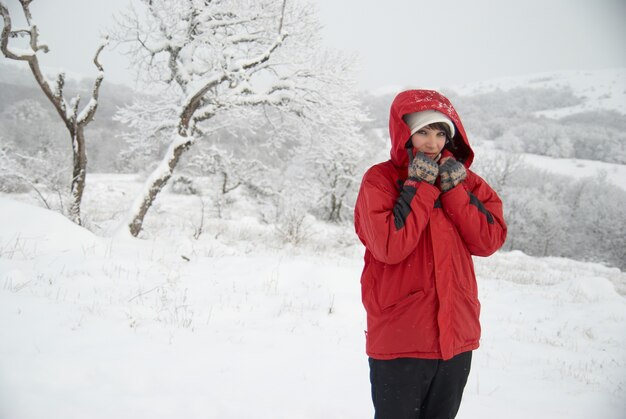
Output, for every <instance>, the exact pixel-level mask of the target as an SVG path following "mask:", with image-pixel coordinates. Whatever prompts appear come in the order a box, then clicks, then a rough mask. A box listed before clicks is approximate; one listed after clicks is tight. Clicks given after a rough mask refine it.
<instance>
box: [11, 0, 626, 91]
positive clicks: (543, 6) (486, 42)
mask: <svg viewBox="0 0 626 419" xmlns="http://www.w3.org/2000/svg"><path fill="white" fill-rule="evenodd" d="M0 1H2V2H3V3H5V4H7V5H8V6H9V8H10V10H11V11H12V13H13V14H14V15H15V14H17V13H18V12H20V10H19V8H18V1H17V0H0ZM128 2H129V0H106V1H100V0H90V1H89V0H34V1H33V3H32V5H31V11H32V13H33V18H34V20H35V21H36V22H37V24H38V25H39V27H40V32H41V38H42V39H43V40H44V41H46V42H47V43H48V45H49V46H50V47H51V52H50V53H49V54H47V56H46V57H45V59H42V63H43V64H44V65H47V66H51V67H62V68H64V69H65V70H66V71H67V72H68V73H71V72H77V73H82V74H85V75H92V74H95V69H94V67H93V64H92V62H91V60H92V58H93V54H94V52H95V49H96V45H97V43H98V39H99V34H100V32H104V30H105V28H106V27H107V25H111V22H112V20H111V15H112V13H113V12H115V11H116V10H121V9H123V8H124V7H125V5H127V4H128ZM315 3H316V4H317V7H318V9H319V12H320V20H321V22H322V24H323V25H324V30H323V33H322V36H323V38H324V42H325V44H326V45H327V46H331V47H333V48H339V49H342V50H345V51H348V52H356V53H357V54H358V55H359V56H360V58H361V64H362V68H361V70H360V71H359V73H358V82H359V85H360V86H361V87H362V88H365V89H377V88H380V87H383V86H388V85H412V86H422V87H426V86H431V87H445V86H452V85H456V84H462V83H467V82H472V81H480V80H488V79H493V78H497V77H504V76H516V75H524V74H528V73H536V72H543V71H553V70H594V69H604V68H614V67H626V45H625V44H626V42H625V40H626V25H625V24H624V22H626V1H624V0H594V1H591V0H499V1H498V0H437V1H432V0H431V1H425V0H387V1H381V0H318V1H316V2H315ZM19 16H20V19H19V20H18V19H17V18H16V19H14V26H16V23H19V22H21V13H19ZM2 59H4V58H2ZM101 61H102V63H103V65H104V66H105V71H106V79H105V80H111V81H115V82H130V80H131V79H132V76H131V72H130V71H128V70H127V69H126V66H127V64H126V62H125V59H124V58H123V57H121V56H119V55H118V54H116V53H115V52H111V51H107V52H105V53H103V55H102V60H101Z"/></svg>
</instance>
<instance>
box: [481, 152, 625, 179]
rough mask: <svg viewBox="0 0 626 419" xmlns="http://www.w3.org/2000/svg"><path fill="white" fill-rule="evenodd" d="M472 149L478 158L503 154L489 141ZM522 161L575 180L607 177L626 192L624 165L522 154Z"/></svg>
mask: <svg viewBox="0 0 626 419" xmlns="http://www.w3.org/2000/svg"><path fill="white" fill-rule="evenodd" d="M472 147H473V149H474V151H475V153H476V155H478V156H479V157H478V158H485V157H488V156H490V155H493V154H494V153H496V154H497V153H500V152H501V151H499V150H498V149H497V148H496V146H495V142H494V141H489V140H482V141H480V143H478V144H475V145H472ZM481 156H482V157H481ZM520 159H522V160H523V162H524V163H527V164H529V165H531V166H534V167H536V168H538V169H542V170H545V171H546V172H550V173H555V174H558V175H562V176H567V177H569V178H570V179H574V180H579V179H583V178H597V177H606V180H607V181H609V182H610V183H612V184H613V185H615V186H617V187H619V188H622V189H624V190H626V165H623V164H617V163H606V162H602V161H598V160H585V159H574V158H569V159H561V158H555V157H550V156H542V155H539V154H530V153H521V154H520Z"/></svg>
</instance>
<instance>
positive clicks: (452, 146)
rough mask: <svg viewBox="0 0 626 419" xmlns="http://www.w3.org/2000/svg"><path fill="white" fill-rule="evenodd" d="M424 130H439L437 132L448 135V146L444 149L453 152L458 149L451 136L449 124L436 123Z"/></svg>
mask: <svg viewBox="0 0 626 419" xmlns="http://www.w3.org/2000/svg"><path fill="white" fill-rule="evenodd" d="M424 128H430V129H437V130H440V131H443V132H445V133H446V145H444V148H446V149H448V150H450V151H452V152H455V151H456V149H457V148H456V144H454V140H453V139H452V137H451V136H450V127H449V126H448V124H445V123H443V122H434V123H432V124H428V125H426V126H425V127H424Z"/></svg>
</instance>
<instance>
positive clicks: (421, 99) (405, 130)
mask: <svg viewBox="0 0 626 419" xmlns="http://www.w3.org/2000/svg"><path fill="white" fill-rule="evenodd" d="M429 109H434V110H436V111H439V112H441V113H443V114H444V115H446V116H447V117H448V118H450V119H451V120H452V122H454V126H455V127H456V130H455V131H456V132H455V134H454V137H453V139H452V140H453V141H454V144H455V146H456V151H454V153H453V154H454V157H455V158H456V159H457V160H458V161H460V162H462V163H463V164H464V165H465V167H468V168H469V167H470V165H471V164H472V161H473V160H474V152H473V151H472V148H471V147H470V145H469V141H468V140H467V134H466V133H465V129H464V128H463V124H461V119H460V118H459V115H458V114H457V113H456V111H455V110H454V107H453V106H452V104H451V103H450V101H449V100H448V99H447V98H446V97H445V96H443V95H442V94H440V93H438V92H435V91H434V90H407V91H405V92H401V93H399V94H398V95H397V96H396V98H395V99H394V100H393V103H392V104H391V111H390V114H389V136H390V137H391V161H392V162H393V164H394V165H396V166H397V167H406V166H407V165H408V163H409V155H408V153H407V149H406V148H405V145H406V142H407V141H408V140H409V137H410V136H411V130H410V129H409V126H408V125H407V124H406V122H404V119H402V117H403V116H404V115H406V114H409V113H413V112H420V111H425V110H429Z"/></svg>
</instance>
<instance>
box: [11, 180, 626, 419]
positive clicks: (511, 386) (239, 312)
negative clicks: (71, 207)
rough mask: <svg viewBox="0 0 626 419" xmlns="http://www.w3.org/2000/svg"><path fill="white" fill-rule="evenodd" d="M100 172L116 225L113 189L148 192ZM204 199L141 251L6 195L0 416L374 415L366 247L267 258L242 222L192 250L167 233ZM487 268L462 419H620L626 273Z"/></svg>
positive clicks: (559, 267)
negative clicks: (363, 291) (363, 286)
mask: <svg viewBox="0 0 626 419" xmlns="http://www.w3.org/2000/svg"><path fill="white" fill-rule="evenodd" d="M88 179H89V181H90V182H94V183H93V184H91V185H89V188H88V189H87V191H86V196H85V206H86V207H87V208H85V210H84V213H85V214H94V215H93V219H92V220H91V222H92V223H93V224H94V225H98V223H102V229H103V230H106V227H107V223H109V224H114V223H115V220H114V219H115V218H117V217H121V216H122V215H123V214H122V212H121V209H120V208H119V206H118V204H117V201H116V199H118V198H119V199H120V200H121V199H122V198H123V197H122V195H123V193H122V192H121V189H120V188H119V187H118V186H117V185H118V184H128V183H131V184H133V188H135V189H139V188H140V185H139V184H138V182H135V181H134V179H133V178H132V177H131V176H128V175H120V176H115V175H106V176H105V175H90V176H89V178H88ZM134 183H137V184H136V185H135V184H134ZM125 193H128V191H126V192H125ZM192 199H197V198H196V197H186V196H180V195H177V196H174V197H172V196H171V194H169V196H168V194H165V196H163V197H161V198H160V202H161V204H159V205H162V206H164V207H167V210H166V211H164V214H163V215H160V212H159V205H156V207H155V208H154V209H153V210H154V213H152V216H151V217H149V218H150V220H147V222H148V224H149V225H150V226H151V228H152V229H153V231H156V233H155V234H154V237H152V238H150V237H148V238H146V239H143V240H139V239H133V238H129V237H127V236H115V237H112V238H105V237H100V236H96V235H94V234H92V233H90V232H88V231H86V230H84V229H83V228H81V227H78V226H76V225H74V224H72V223H71V222H69V221H67V220H66V219H65V218H64V217H62V216H61V215H58V214H56V213H54V212H51V211H48V210H44V209H41V208H36V207H33V206H31V205H28V204H25V203H22V202H18V201H16V200H14V199H9V198H7V197H0V220H1V221H0V417H2V418H4V417H6V418H26V419H29V418H40V417H62V418H91V419H98V418H111V417H116V418H131V417H132V418H171V417H184V418H245V417H258V418H320V419H321V418H324V419H326V418H366V417H372V414H373V411H372V407H371V401H370V398H369V394H370V393H369V378H368V366H367V358H366V355H365V353H364V346H365V345H364V334H363V330H364V329H365V313H364V310H363V308H362V306H361V302H360V286H359V277H360V271H361V269H362V249H361V248H360V246H359V245H357V244H356V242H357V240H356V237H352V239H350V240H346V241H347V242H350V243H353V244H352V245H351V246H349V247H342V246H341V245H339V244H332V243H335V242H334V241H333V240H329V239H328V238H329V237H332V236H333V234H335V233H334V232H333V231H331V227H329V226H325V225H324V224H318V225H316V226H315V228H316V231H317V234H318V236H321V237H322V238H321V239H320V240H322V241H323V242H324V243H325V244H326V246H325V247H318V248H316V247H306V246H303V247H302V248H272V247H271V246H270V245H268V243H269V242H271V238H270V237H271V235H269V233H268V231H267V230H264V229H266V227H264V226H263V225H260V224H259V223H254V222H252V220H250V219H249V218H246V220H247V221H246V223H245V226H241V225H239V224H238V218H240V217H238V214H237V213H235V214H233V218H232V219H231V220H219V221H220V224H219V225H220V226H221V228H223V229H227V228H230V229H231V230H232V231H230V232H227V231H226V230H221V231H224V234H221V233H220V234H221V236H220V239H219V240H220V241H218V239H217V238H215V235H214V234H209V233H208V232H207V233H206V234H204V235H203V236H202V237H201V238H200V240H193V239H191V238H190V235H187V234H184V232H185V230H184V229H182V228H181V227H180V226H172V225H171V224H167V223H168V222H171V219H170V218H171V216H172V215H173V214H175V215H179V216H180V217H182V218H186V220H185V221H186V222H189V220H188V219H189V218H190V216H189V212H188V211H189V206H190V204H191V202H192ZM98 211H100V212H98ZM168 219H170V221H167V220H168ZM181 223H182V221H181ZM181 225H183V224H181ZM217 225H218V224H214V225H211V224H208V225H205V227H206V228H207V229H210V228H217ZM233 226H237V228H235V227H233ZM172 232H173V233H172ZM343 233H344V235H350V234H353V233H351V232H350V228H349V226H348V227H346V231H344V232H343ZM228 234H230V235H231V236H235V237H236V235H239V236H240V237H239V240H227V239H226V238H225V237H227V236H228ZM243 237H247V239H244V238H243ZM255 237H256V239H255ZM259 238H260V239H259ZM255 240H256V241H255ZM274 240H275V238H274ZM260 242H268V243H260ZM329 243H330V244H329ZM476 271H477V275H478V278H479V288H480V291H479V294H480V297H481V303H482V309H483V312H482V324H483V338H482V342H481V348H480V349H479V350H477V351H476V352H475V354H474V361H473V365H472V371H471V374H470V378H469V381H468V384H467V387H466V391H465V394H464V400H463V403H462V405H461V410H460V412H459V415H458V418H460V419H472V418H476V419H478V418H480V419H482V418H491V417H506V418H527V417H534V418H550V419H552V418H568V419H570V418H572V419H577V418H580V419H582V418H589V417H602V418H608V419H611V418H616V419H617V418H621V417H623V412H624V411H626V391H624V389H625V382H624V380H625V379H626V352H624V350H623V348H624V346H625V345H626V333H624V332H625V331H626V328H625V326H626V300H625V298H624V295H621V294H619V293H618V292H617V291H616V289H621V290H622V293H624V292H625V291H626V286H625V285H626V274H624V273H623V272H620V271H619V270H617V269H612V268H607V267H604V266H602V265H599V264H591V263H583V262H577V261H572V260H567V259H561V258H533V257H529V256H527V255H525V254H523V253H521V252H510V253H497V254H496V255H494V256H492V257H490V258H477V259H476Z"/></svg>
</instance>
